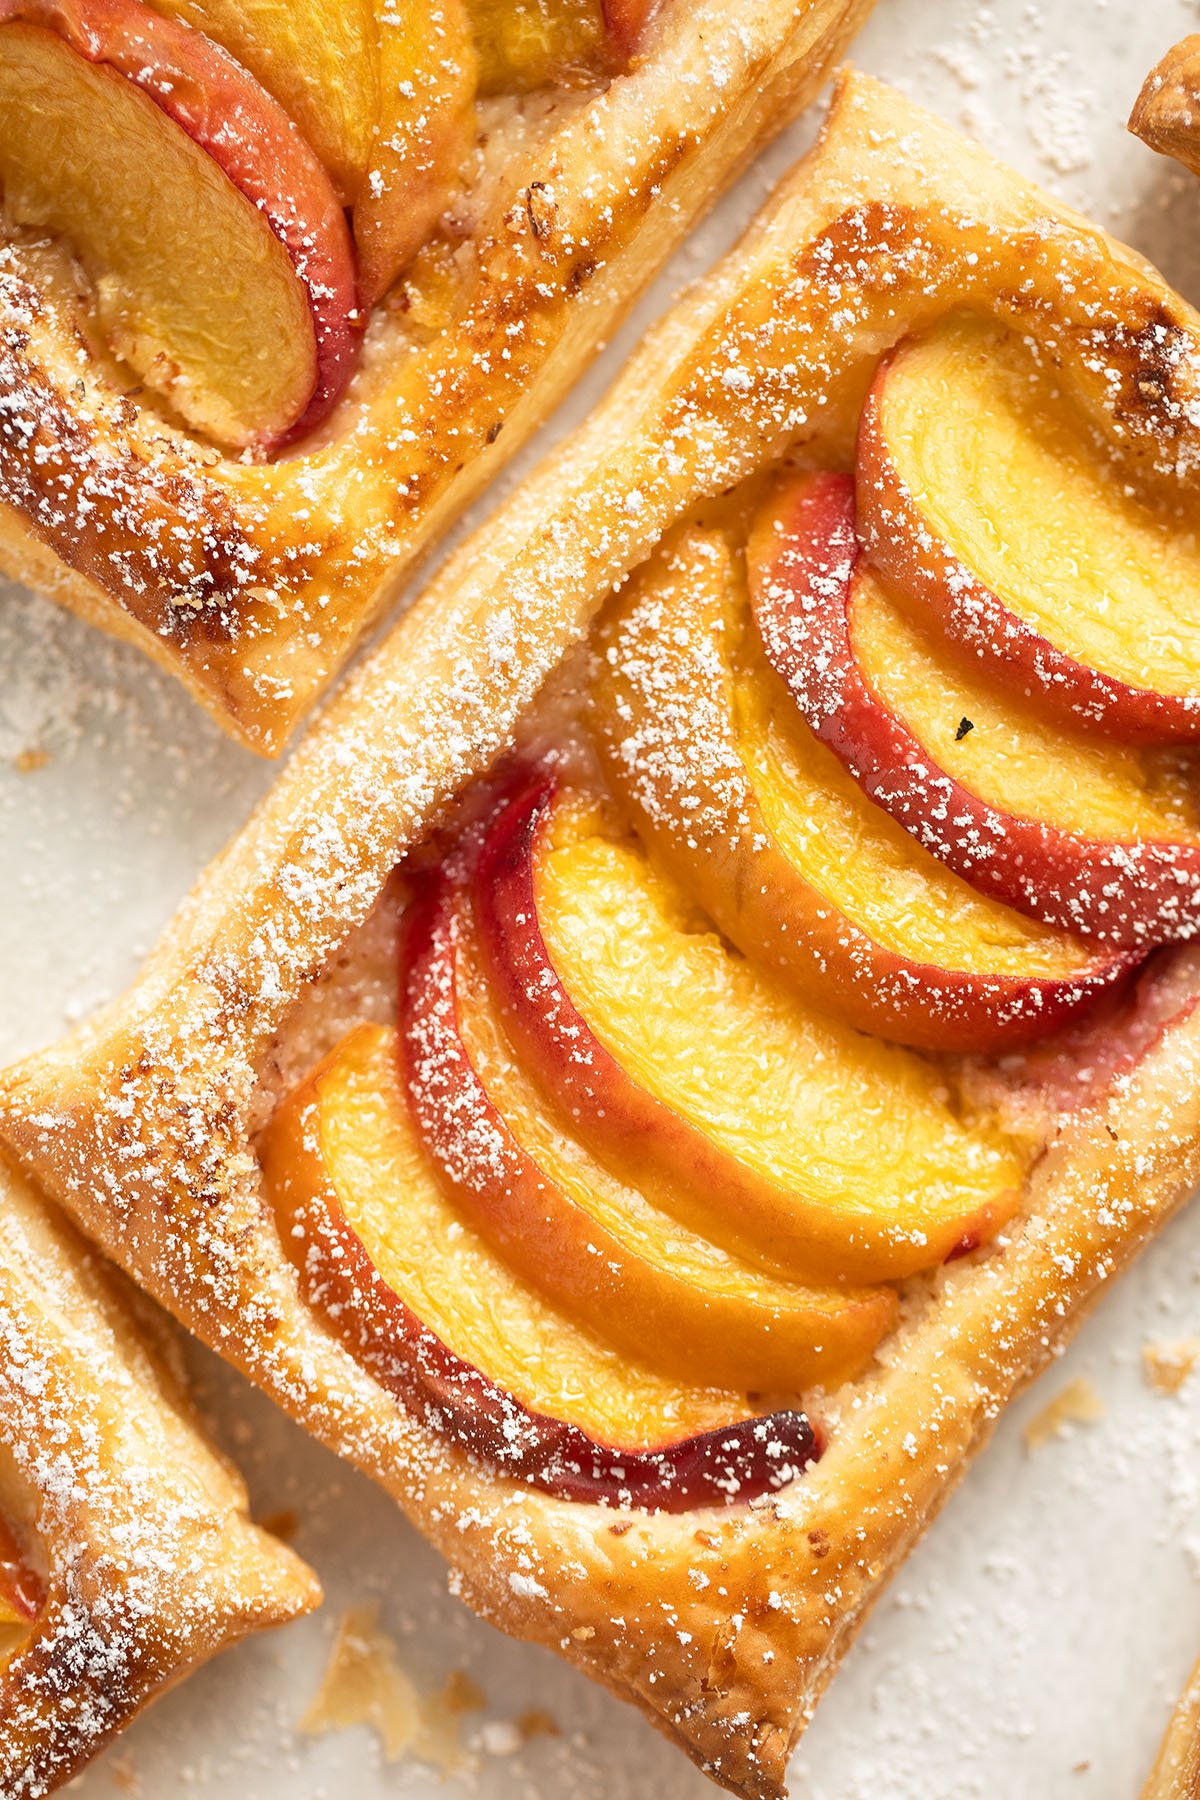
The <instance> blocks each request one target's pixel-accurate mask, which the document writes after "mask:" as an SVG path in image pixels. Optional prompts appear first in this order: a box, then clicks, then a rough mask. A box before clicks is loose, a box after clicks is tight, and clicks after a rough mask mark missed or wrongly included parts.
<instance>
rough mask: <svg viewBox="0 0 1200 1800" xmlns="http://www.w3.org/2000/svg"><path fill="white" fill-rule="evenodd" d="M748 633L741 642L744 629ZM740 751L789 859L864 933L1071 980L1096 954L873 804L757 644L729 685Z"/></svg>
mask: <svg viewBox="0 0 1200 1800" xmlns="http://www.w3.org/2000/svg"><path fill="white" fill-rule="evenodd" d="M750 635H751V634H750V633H749V632H748V633H747V639H749V637H750ZM735 707H736V716H737V721H738V737H739V744H740V748H741V753H742V755H743V756H744V758H745V761H746V765H747V768H748V770H749V771H750V774H751V778H752V780H753V784H754V792H755V797H756V799H757V801H758V804H759V806H760V807H761V809H762V814H763V818H764V821H765V823H766V825H767V827H768V829H769V830H770V832H771V833H772V835H773V836H774V837H775V839H776V840H777V841H778V843H779V845H780V847H781V848H782V850H783V851H784V853H785V855H786V856H787V859H788V861H789V863H790V864H791V865H792V866H793V868H795V869H796V870H797V871H798V872H799V873H800V874H801V875H802V876H803V877H804V879H805V880H806V881H808V882H811V884H812V885H813V887H815V888H816V889H817V890H818V891H819V892H820V893H821V894H823V895H825V896H827V897H828V899H829V900H830V901H831V902H832V904H833V905H835V906H836V907H837V908H838V910H839V912H841V913H842V914H843V915H844V916H845V917H846V918H848V919H850V920H852V921H853V923H854V924H855V925H857V926H858V927H859V929H860V930H862V931H864V932H866V933H867V934H868V936H869V937H870V938H871V939H872V940H873V941H874V942H875V943H878V944H882V945H883V946H884V947H885V948H886V949H889V950H894V951H895V952H896V953H897V954H898V955H901V956H905V957H909V958H912V959H913V960H914V961H923V962H927V963H929V964H931V965H932V966H934V967H936V968H942V969H956V970H963V971H966V972H968V973H970V972H986V973H987V974H989V975H1011V976H1014V977H1016V978H1018V979H1021V980H1028V981H1040V980H1059V979H1069V978H1070V977H1071V976H1073V975H1077V974H1080V973H1082V972H1083V970H1085V969H1086V968H1088V967H1089V966H1090V965H1091V964H1092V963H1094V960H1095V951H1094V949H1093V948H1092V947H1090V946H1089V945H1088V944H1087V943H1085V942H1084V941H1083V940H1082V939H1080V938H1077V937H1072V936H1071V935H1070V934H1069V933H1068V932H1065V931H1056V930H1055V929H1054V928H1053V927H1051V926H1048V925H1041V924H1039V923H1038V922H1037V921H1036V920H1033V919H1027V918H1025V917H1024V916H1023V914H1021V913H1019V912H1015V911H1014V910H1013V908H1012V907H1010V906H1004V905H1003V904H1002V903H1001V902H1000V901H998V900H990V899H988V897H987V896H986V895H984V894H979V893H976V891H975V889H974V888H973V887H971V886H970V884H969V883H968V882H965V881H963V880H962V878H961V877H960V876H958V875H955V874H954V872H953V871H952V870H950V869H948V868H946V866H945V864H944V863H941V862H939V861H938V859H937V858H936V857H935V856H932V855H930V853H929V851H927V850H925V849H924V848H923V847H922V846H921V845H920V844H919V843H918V842H917V841H916V839H915V838H914V837H912V836H911V835H910V834H909V833H908V832H907V831H905V830H904V828H903V826H902V825H898V824H897V823H896V821H895V820H894V819H892V818H891V817H890V816H889V815H888V814H887V813H886V812H884V810H883V808H882V807H880V806H876V804H875V803H874V801H872V800H871V799H870V798H869V796H868V795H867V794H865V793H864V792H863V790H862V788H861V787H860V786H859V785H858V783H857V782H856V781H855V780H854V778H853V777H852V776H851V775H849V774H848V773H847V772H846V770H845V769H844V768H843V766H842V764H841V763H840V762H839V761H838V759H837V757H836V756H835V755H834V754H833V752H832V750H830V749H828V748H827V747H826V746H825V745H824V744H822V743H821V741H820V739H819V738H818V737H817V736H816V735H815V734H814V733H813V732H812V731H810V730H809V728H808V726H807V725H806V724H805V722H804V720H803V719H802V718H801V717H800V714H799V712H798V710H797V708H796V704H795V701H794V700H793V699H792V698H791V696H790V694H789V693H788V691H787V689H786V687H785V686H784V684H783V682H782V681H781V680H780V678H779V676H778V675H776V673H775V671H774V669H772V668H771V667H770V665H769V664H768V662H767V660H766V658H765V656H763V654H762V652H761V650H760V649H759V648H758V646H757V644H756V643H749V642H748V643H747V647H746V650H745V652H744V655H743V659H742V664H741V668H740V670H739V672H738V676H737V682H736V689H735Z"/></svg>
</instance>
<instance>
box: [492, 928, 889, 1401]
mask: <svg viewBox="0 0 1200 1800" xmlns="http://www.w3.org/2000/svg"><path fill="white" fill-rule="evenodd" d="M457 986H458V993H459V1007H458V1021H459V1029H460V1031H461V1034H462V1038H463V1042H464V1044H465V1045H466V1048H467V1052H468V1055H469V1057H470V1060H471V1063H472V1064H473V1066H474V1067H475V1069H476V1070H477V1071H478V1073H479V1074H480V1076H481V1079H482V1080H483V1082H484V1085H485V1087H486V1089H487V1093H488V1097H489V1098H490V1100H491V1101H492V1104H493V1105H494V1106H495V1107H496V1108H497V1110H498V1112H499V1113H500V1116H501V1118H502V1119H503V1121H504V1123H505V1124H506V1125H507V1126H508V1128H509V1130H510V1131H511V1132H512V1134H513V1136H514V1137H515V1139H516V1140H517V1142H518V1144H519V1145H520V1147H521V1149H522V1150H523V1151H524V1152H525V1153H526V1154H527V1155H528V1156H529V1157H530V1158H531V1160H532V1162H533V1164H534V1165H535V1166H536V1168H537V1169H539V1170H540V1171H542V1172H543V1173H544V1175H545V1176H546V1177H548V1179H549V1181H550V1182H552V1183H554V1184H555V1185H556V1186H557V1188H558V1189H559V1191H560V1192H561V1193H562V1194H563V1195H564V1196H565V1197H566V1199H567V1200H568V1202H569V1203H570V1204H571V1205H572V1206H573V1207H575V1208H577V1209H578V1212H577V1214H576V1218H577V1220H578V1227H579V1231H580V1237H579V1242H578V1259H579V1260H580V1261H581V1262H582V1263H583V1264H584V1265H585V1273H586V1264H587V1262H588V1259H589V1258H594V1257H596V1256H600V1257H601V1258H602V1259H603V1260H604V1261H605V1262H607V1263H609V1264H610V1265H612V1266H614V1269H615V1272H616V1274H617V1276H618V1277H619V1278H620V1281H621V1289H622V1293H623V1295H624V1300H623V1306H624V1310H625V1312H626V1314H627V1315H629V1314H633V1315H636V1316H625V1317H622V1318H619V1319H617V1318H613V1317H612V1313H613V1309H614V1303H613V1300H612V1298H611V1297H610V1298H609V1299H608V1301H607V1303H604V1304H602V1307H601V1316H600V1317H599V1318H597V1319H594V1320H593V1321H592V1324H593V1327H594V1328H595V1329H596V1330H597V1331H600V1332H602V1333H603V1334H605V1335H607V1336H611V1337H614V1338H615V1339H617V1340H618V1341H621V1342H624V1343H625V1345H626V1347H627V1348H630V1349H632V1348H634V1347H635V1345H636V1346H638V1347H639V1348H640V1353H641V1355H642V1356H643V1358H644V1359H645V1361H646V1362H647V1363H648V1364H650V1365H651V1366H654V1367H657V1368H661V1369H662V1370H663V1372H664V1373H674V1374H676V1375H678V1374H679V1373H680V1372H681V1370H685V1369H688V1368H690V1369H692V1370H699V1369H703V1370H708V1371H709V1372H710V1373H711V1374H712V1375H713V1376H714V1377H715V1378H717V1379H719V1380H721V1381H723V1382H728V1383H736V1384H737V1385H739V1386H744V1387H746V1388H749V1389H753V1390H755V1391H756V1392H760V1393H761V1392H764V1391H766V1392H778V1393H785V1394H786V1393H788V1392H793V1391H795V1390H797V1389H801V1388H804V1387H807V1386H810V1385H811V1384H812V1383H813V1382H815V1381H824V1382H826V1383H831V1382H834V1381H837V1380H841V1379H844V1378H845V1377H846V1376H848V1375H851V1374H857V1373H858V1372H859V1371H860V1370H861V1369H862V1368H863V1366H864V1365H865V1364H866V1362H867V1361H868V1360H869V1358H870V1355H871V1353H872V1351H873V1350H874V1349H875V1346H876V1344H877V1343H878V1341H879V1339H880V1338H881V1337H882V1335H883V1333H884V1332H885V1331H886V1330H887V1329H888V1327H889V1326H890V1325H891V1323H892V1322H893V1318H894V1313H895V1301H894V1298H893V1295H892V1293H891V1292H890V1290H887V1289H883V1290H877V1291H874V1292H872V1291H864V1290H858V1291H852V1290H849V1289H847V1290H838V1289H829V1288H826V1289H813V1288H808V1287H802V1286H799V1285H797V1284H796V1283H794V1282H789V1281H784V1280H780V1279H779V1278H778V1277H776V1276H772V1275H769V1274H766V1273H765V1272H764V1271H763V1270H762V1269H761V1268H756V1267H754V1266H753V1265H751V1264H748V1263H745V1262H743V1261H742V1260H741V1258H739V1257H738V1256H736V1255H732V1254H730V1253H729V1252H728V1251H727V1250H723V1249H721V1248H719V1247H718V1246H717V1245H715V1244H713V1243H711V1242H709V1241H708V1240H706V1239H705V1238H703V1237H701V1236H698V1235H696V1234H695V1233H694V1232H692V1231H689V1230H688V1228H687V1227H686V1226H685V1225H682V1224H680V1223H679V1222H678V1221H677V1220H676V1219H674V1218H672V1217H671V1216H670V1215H669V1214H668V1213H666V1212H663V1211H661V1210H660V1209H659V1208H658V1207H656V1206H653V1205H652V1204H651V1203H650V1202H649V1201H648V1200H647V1199H646V1198H645V1196H644V1195H643V1194H641V1193H640V1192H639V1191H638V1190H637V1189H636V1188H634V1187H633V1186H631V1185H630V1184H628V1183H626V1182H622V1181H620V1180H618V1179H617V1178H616V1177H615V1176H613V1175H611V1174H610V1173H609V1172H608V1171H607V1170H606V1169H605V1168H603V1167H602V1166H601V1164H599V1163H598V1162H596V1161H595V1160H594V1159H593V1158H592V1157H590V1156H589V1155H588V1154H587V1152H586V1150H584V1149H583V1147H582V1146H581V1145H580V1144H579V1143H578V1142H576V1141H575V1139H573V1138H571V1137H568V1136H567V1135H566V1133H565V1132H564V1131H563V1130H562V1129H561V1128H560V1127H559V1126H558V1124H557V1123H556V1121H555V1118H554V1115H553V1114H552V1112H551V1111H550V1109H549V1108H548V1107H547V1105H546V1102H545V1100H544V1098H543V1097H542V1095H541V1093H540V1091H539V1089H538V1088H537V1086H536V1085H535V1083H534V1082H533V1081H532V1080H531V1079H530V1077H529V1075H528V1074H527V1073H526V1072H525V1071H524V1070H523V1069H522V1067H521V1065H520V1062H519V1061H518V1059H517V1057H516V1056H515V1054H514V1052H513V1048H512V1046H511V1044H510V1042H509V1040H508V1038H507V1037H506V1036H505V1034H504V1032H503V1029H502V1027H501V1026H500V1024H499V1022H498V1020H497V1019H496V1017H495V1013H494V1011H493V1008H492V1007H491V1006H490V1005H489V1004H487V1002H486V997H485V996H486V982H485V978H484V976H483V973H482V970H481V969H480V968H479V966H478V964H477V963H474V964H473V961H472V959H470V958H469V957H461V958H460V965H459V976H458V983H457ZM553 1204H554V1201H553V1199H552V1198H551V1197H550V1196H548V1195H546V1194H544V1193H543V1194H542V1195H541V1196H540V1200H539V1208H546V1207H552V1206H553ZM589 1222H591V1225H592V1227H593V1229H592V1230H591V1231H590V1232H589V1229H588V1226H589ZM540 1223H541V1221H540V1219H539V1218H536V1217H532V1216H531V1217H530V1219H529V1227H528V1232H527V1233H526V1234H525V1236H524V1238H523V1241H522V1245H521V1248H522V1250H523V1251H524V1252H525V1254H526V1255H527V1257H528V1262H529V1266H528V1267H525V1268H523V1269H522V1270H521V1273H523V1274H524V1275H526V1276H527V1277H528V1278H529V1279H530V1280H531V1281H533V1282H534V1283H535V1285H539V1286H542V1287H543V1288H544V1289H545V1291H546V1292H547V1293H550V1294H554V1292H555V1291H556V1290H557V1291H558V1292H559V1293H560V1295H561V1294H565V1287H569V1286H570V1285H571V1281H570V1273H571V1272H570V1271H569V1270H568V1271H565V1272H564V1271H562V1270H557V1269H549V1268H546V1267H545V1257H544V1255H543V1254H542V1251H543V1248H544V1246H543V1244H542V1242H541V1233H540V1229H539V1227H540ZM481 1228H482V1229H483V1231H484V1234H485V1235H486V1224H485V1223H483V1222H482V1221H481ZM510 1260H511V1258H510ZM564 1279H565V1286H564ZM590 1286H591V1284H590V1283H589V1282H585V1283H584V1288H585V1289H586V1288H590ZM582 1292H583V1290H582V1289H581V1294H582ZM577 1309H578V1307H577V1304H576V1305H573V1306H572V1311H573V1312H574V1311H576V1310H577ZM651 1315H652V1316H653V1317H654V1319H656V1320H657V1325H656V1327H655V1329H654V1330H653V1331H651V1330H649V1329H648V1328H647V1320H648V1319H649V1318H650V1317H651Z"/></svg>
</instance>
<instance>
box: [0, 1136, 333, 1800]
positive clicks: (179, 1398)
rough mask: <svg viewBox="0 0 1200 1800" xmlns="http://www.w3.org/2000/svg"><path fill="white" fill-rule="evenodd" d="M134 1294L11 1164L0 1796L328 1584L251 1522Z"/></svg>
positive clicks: (3, 1333)
mask: <svg viewBox="0 0 1200 1800" xmlns="http://www.w3.org/2000/svg"><path fill="white" fill-rule="evenodd" d="M162 1331H163V1326H162V1324H161V1323H159V1324H158V1325H157V1326H156V1325H155V1322H154V1320H153V1317H152V1309H151V1308H149V1307H148V1306H147V1305H146V1304H145V1302H144V1300H143V1298H142V1296H141V1295H139V1294H137V1293H135V1292H134V1291H133V1290H131V1289H129V1288H128V1287H127V1285H126V1283H125V1281H124V1278H123V1277H122V1276H119V1275H117V1274H116V1272H115V1271H114V1270H112V1269H110V1268H108V1267H107V1266H105V1265H103V1264H102V1263H101V1261H100V1259H99V1258H98V1257H97V1256H96V1254H95V1252H94V1251H92V1250H91V1249H90V1248H89V1247H87V1246H86V1245H85V1244H84V1242H83V1240H82V1239H81V1238H80V1237H79V1236H78V1234H77V1233H76V1231H75V1230H74V1228H73V1227H72V1226H70V1225H68V1224H67V1222H66V1221H65V1220H63V1219H62V1218H61V1216H60V1215H59V1214H58V1211H57V1209H56V1208H51V1207H50V1206H49V1205H48V1203H47V1202H46V1201H45V1200H43V1199H42V1198H41V1197H40V1196H39V1195H37V1194H36V1193H35V1192H34V1190H33V1189H32V1188H31V1187H30V1186H29V1185H28V1184H27V1183H26V1181H25V1180H24V1179H23V1178H22V1177H20V1176H18V1175H17V1174H16V1173H15V1172H14V1171H13V1170H12V1169H11V1168H10V1167H9V1166H8V1165H6V1164H0V1793H2V1794H3V1795H4V1796H5V1800H24V1797H26V1796H35V1795H40V1794H48V1793H50V1792H52V1791H53V1790H54V1789H55V1788H57V1787H58V1786H59V1785H60V1784H61V1783H62V1782H64V1781H66V1780H68V1779H69V1777H70V1776H71V1775H73V1774H74V1773H75V1772H76V1770H78V1769H79V1768H80V1766H81V1765H82V1764H83V1763H85V1762H86V1761H87V1760H88V1758H89V1757H91V1756H93V1755H94V1754H95V1752H96V1751H97V1750H99V1749H100V1748H101V1747H102V1746H103V1745H104V1744H105V1743H107V1742H108V1741H109V1740H110V1739H111V1738H112V1737H113V1736H114V1735H115V1734H116V1733H117V1732H119V1731H120V1730H121V1728H122V1727H123V1726H124V1725H125V1724H127V1723H128V1721H129V1720H130V1719H131V1718H132V1717H133V1715H134V1714H135V1713H136V1712H138V1711H139V1710H140V1708H141V1707H142V1706H144V1705H145V1704H146V1702H147V1701H148V1700H151V1699H153V1698H154V1696H155V1695H156V1694H157V1693H159V1692H161V1690H162V1689H163V1688H165V1687H168V1686H170V1685H171V1684H172V1683H173V1682H175V1681H178V1680H179V1679H180V1677H181V1676H183V1675H185V1674H186V1673H187V1672H188V1670H189V1669H192V1668H194V1667H196V1666H197V1665H198V1664H199V1663H201V1662H203V1661H204V1660H205V1659H206V1658H207V1657H210V1656H212V1655H214V1654H215V1652H217V1651H218V1650H221V1649H222V1648H223V1647H224V1646H225V1645H227V1644H230V1643H233V1642H234V1641H235V1640H236V1639H238V1638H239V1637H242V1636H244V1635H245V1633H246V1632H248V1631H250V1630H252V1629H254V1628H256V1627H258V1626H262V1625H271V1624H275V1623H278V1622H280V1621H282V1620H284V1619H289V1618H292V1617H294V1616H295V1615H296V1614H297V1613H301V1612H305V1611H307V1610H308V1609H309V1608H310V1607H311V1606H313V1605H314V1604H315V1603H316V1601H317V1599H318V1598H319V1590H318V1588H317V1584H316V1581H315V1580H314V1578H313V1577H312V1576H311V1575H310V1573H309V1572H308V1570H307V1569H305V1567H304V1566H303V1564H302V1563H301V1562H300V1561H299V1560H298V1559H297V1558H296V1557H295V1556H293V1555H292V1553H291V1552H290V1551H289V1550H286V1549H285V1548H284V1547H283V1546H282V1545H281V1544H278V1543H276V1542H275V1540H274V1539H272V1538H270V1537H268V1536H267V1534H266V1533H265V1532H263V1531H260V1530H258V1529H257V1528H256V1527H255V1526H253V1525H251V1524H250V1522H249V1520H248V1518H247V1516H246V1494H245V1490H244V1488H243V1486H242V1484H241V1482H240V1480H239V1479H238V1477H237V1476H236V1474H235V1473H234V1472H233V1470H232V1469H230V1468H229V1466H228V1465H227V1464H226V1463H225V1462H224V1461H223V1460H222V1459H221V1458H220V1457H218V1456H217V1455H216V1453H215V1452H214V1451H213V1450H212V1449H211V1448H210V1447H209V1446H208V1445H207V1443H205V1441H204V1440H203V1439H202V1437H201V1436H200V1434H199V1431H198V1429H197V1426H196V1424H195V1422H194V1420H193V1418H192V1416H191V1412H190V1409H189V1406H188V1402H187V1399H186V1396H185V1394H184V1391H183V1388H182V1385H181V1382H180V1379H179V1376H178V1373H177V1372H176V1370H175V1369H174V1367H173V1365H172V1359H171V1355H170V1350H171V1346H170V1345H169V1344H164V1343H163V1342H161V1341H156V1339H161V1336H162Z"/></svg>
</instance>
